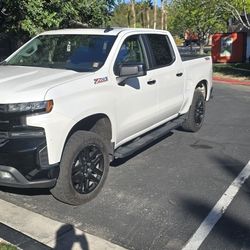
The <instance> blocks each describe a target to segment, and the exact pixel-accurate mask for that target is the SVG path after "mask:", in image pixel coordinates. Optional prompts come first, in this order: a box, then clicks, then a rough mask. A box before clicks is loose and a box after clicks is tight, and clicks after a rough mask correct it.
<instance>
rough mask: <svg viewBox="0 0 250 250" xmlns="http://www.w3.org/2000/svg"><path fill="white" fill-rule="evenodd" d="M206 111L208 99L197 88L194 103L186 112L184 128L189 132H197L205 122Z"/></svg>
mask: <svg viewBox="0 0 250 250" xmlns="http://www.w3.org/2000/svg"><path fill="white" fill-rule="evenodd" d="M205 112H206V100H205V97H204V95H203V93H202V92H201V91H200V90H199V89H196V90H195V91H194V96H193V100H192V104H191V106H190V108H189V111H188V113H187V114H186V120H185V121H184V123H183V124H182V129H184V130H185V131H189V132H197V131H198V130H199V129H200V128H201V127H202V124H203V122H204V118H205Z"/></svg>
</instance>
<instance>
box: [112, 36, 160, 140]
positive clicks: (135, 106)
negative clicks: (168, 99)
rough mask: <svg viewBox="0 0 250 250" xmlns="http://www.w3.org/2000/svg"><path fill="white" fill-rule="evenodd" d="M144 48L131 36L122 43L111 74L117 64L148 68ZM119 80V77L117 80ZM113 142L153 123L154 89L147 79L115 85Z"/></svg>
mask: <svg viewBox="0 0 250 250" xmlns="http://www.w3.org/2000/svg"><path fill="white" fill-rule="evenodd" d="M145 55H146V54H145V48H144V46H143V41H142V39H141V37H140V36H138V35H132V36H129V37H127V38H126V39H125V40H124V42H123V43H122V45H121V47H120V50H119V53H118V56H117V59H116V62H115V65H114V73H115V74H116V75H117V70H118V69H119V66H120V65H124V64H127V65H129V64H130V65H131V64H145V65H146V67H147V66H148V62H147V57H146V56H145ZM118 80H119V78H118ZM117 93H118V96H117V103H116V107H117V110H116V112H117V114H116V117H117V142H118V143H121V142H124V141H127V140H128V139H131V138H132V137H133V136H135V135H136V134H138V133H140V132H142V131H143V130H145V129H147V128H148V127H150V126H152V125H153V124H155V123H156V121H157V99H156V98H157V86H156V85H155V84H150V82H149V76H148V75H145V76H141V77H134V78H130V79H127V80H126V84H125V85H124V86H119V85H118V84H117Z"/></svg>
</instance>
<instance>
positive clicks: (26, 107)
mask: <svg viewBox="0 0 250 250" xmlns="http://www.w3.org/2000/svg"><path fill="white" fill-rule="evenodd" d="M52 108H53V101H52V100H49V101H41V102H25V103H10V104H0V113H25V114H35V113H49V112H50V111H51V110H52Z"/></svg>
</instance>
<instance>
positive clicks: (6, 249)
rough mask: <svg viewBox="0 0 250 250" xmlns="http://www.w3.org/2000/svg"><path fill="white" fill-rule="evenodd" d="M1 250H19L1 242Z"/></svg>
mask: <svg viewBox="0 0 250 250" xmlns="http://www.w3.org/2000/svg"><path fill="white" fill-rule="evenodd" d="M0 250H17V248H16V247H15V246H13V245H10V244H8V243H5V242H1V241H0Z"/></svg>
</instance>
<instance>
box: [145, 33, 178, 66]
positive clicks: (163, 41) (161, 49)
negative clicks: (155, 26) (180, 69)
mask: <svg viewBox="0 0 250 250" xmlns="http://www.w3.org/2000/svg"><path fill="white" fill-rule="evenodd" d="M148 40H149V44H150V47H151V50H152V53H153V56H154V67H155V68H157V67H163V66H167V65H170V64H171V63H173V62H174V60H175V58H174V53H173V50H172V47H171V45H170V42H169V39H168V37H167V36H166V35H158V34H150V35H148Z"/></svg>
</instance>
